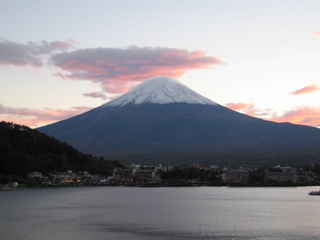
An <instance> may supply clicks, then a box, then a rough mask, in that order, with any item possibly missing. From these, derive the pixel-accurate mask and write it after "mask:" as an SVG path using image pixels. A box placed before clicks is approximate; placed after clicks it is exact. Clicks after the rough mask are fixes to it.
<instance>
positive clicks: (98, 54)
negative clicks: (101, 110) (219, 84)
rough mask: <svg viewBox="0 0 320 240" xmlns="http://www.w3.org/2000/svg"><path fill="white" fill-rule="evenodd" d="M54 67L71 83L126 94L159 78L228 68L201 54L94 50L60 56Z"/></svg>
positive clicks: (164, 50)
mask: <svg viewBox="0 0 320 240" xmlns="http://www.w3.org/2000/svg"><path fill="white" fill-rule="evenodd" d="M51 61H52V63H53V65H55V66H57V67H59V68H61V69H62V70H64V71H68V72H69V74H61V73H58V74H59V75H60V76H64V77H66V78H68V79H73V80H89V81H92V82H95V83H99V84H100V85H101V87H102V89H103V90H104V91H106V92H108V93H125V92H127V91H128V90H129V89H131V88H132V87H133V86H134V84H135V83H136V82H139V81H142V80H146V79H149V78H151V77H155V76H171V77H180V76H182V75H183V74H184V73H185V72H186V71H188V70H191V69H201V68H208V67H212V66H214V65H217V64H224V63H223V62H222V61H221V60H220V59H218V58H215V57H211V56H207V55H206V54H205V53H204V52H202V51H200V50H194V51H188V50H184V49H175V48H160V47H158V48H151V47H136V46H131V47H128V48H90V49H80V50H75V51H72V52H64V53H58V54H55V55H53V56H52V57H51Z"/></svg>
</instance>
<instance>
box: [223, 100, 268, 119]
mask: <svg viewBox="0 0 320 240" xmlns="http://www.w3.org/2000/svg"><path fill="white" fill-rule="evenodd" d="M225 106H226V107H227V108H230V109H232V110H234V111H239V112H241V113H244V114H247V115H249V116H252V117H262V116H268V115H270V114H271V113H270V111H271V110H272V109H264V110H262V109H257V108H255V106H254V104H253V103H227V104H226V105H225Z"/></svg>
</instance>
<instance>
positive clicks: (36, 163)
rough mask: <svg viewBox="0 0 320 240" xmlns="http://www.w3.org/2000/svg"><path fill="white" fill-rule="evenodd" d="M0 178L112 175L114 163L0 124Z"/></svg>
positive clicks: (32, 133) (39, 134)
mask: <svg viewBox="0 0 320 240" xmlns="http://www.w3.org/2000/svg"><path fill="white" fill-rule="evenodd" d="M0 166H1V167H0V174H2V175H17V176H21V177H25V176H26V174H27V173H28V172H31V171H39V172H42V173H48V172H51V171H67V170H73V171H89V172H90V173H98V174H111V171H112V169H113V168H114V166H121V164H120V163H119V162H117V161H106V160H104V159H103V158H97V157H94V156H92V155H89V154H83V153H81V152H79V151H78V150H76V149H74V148H73V147H71V146H70V145H68V144H67V143H64V142H60V141H59V140H57V139H55V138H53V137H49V136H47V135H46V134H44V133H41V132H39V131H37V130H34V129H30V128H29V127H26V126H21V125H18V124H14V123H8V122H4V121H2V122H0Z"/></svg>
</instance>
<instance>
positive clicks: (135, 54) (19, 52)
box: [0, 0, 320, 127]
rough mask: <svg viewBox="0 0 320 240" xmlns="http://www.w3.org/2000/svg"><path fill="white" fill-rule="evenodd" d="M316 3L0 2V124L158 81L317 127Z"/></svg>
mask: <svg viewBox="0 0 320 240" xmlns="http://www.w3.org/2000/svg"><path fill="white" fill-rule="evenodd" d="M319 9H320V1H319V0H283V1H272V0H268V1H267V0H261V1H256V0H255V1H249V0H235V1H231V0H230V1H229V0H207V1H205V0H197V1H191V0H183V1H182V0H181V1H180V0H175V1H166V0H161V1H158V0H153V1H144V0H137V1H134V0H114V1H113V0H109V1H104V0H91V1H88V0H87V1H84V0H72V1H71V0H67V1H54V0H37V1H36V0H29V1H23V0H20V1H18V0H10V1H9V0H0V29H1V33H0V84H1V88H0V117H1V119H2V120H5V121H13V122H17V123H20V124H25V125H28V126H30V127H36V126H38V127H39V126H42V125H46V124H48V123H52V122H55V121H59V120H62V119H65V118H68V117H71V116H73V115H77V114H79V113H82V112H84V111H87V110H89V109H91V108H94V107H97V106H100V105H101V104H103V103H106V102H108V101H110V100H111V99H113V98H115V97H116V96H118V95H120V94H123V93H124V92H126V91H128V90H130V89H131V88H132V87H133V86H134V85H136V84H138V83H139V82H142V81H144V80H146V79H148V78H150V77H154V76H159V75H167V76H170V77H175V78H176V79H178V80H179V81H181V82H182V83H184V84H186V85H187V86H188V87H190V88H191V89H193V90H195V91H196V92H198V93H200V94H202V95H203V96H205V97H207V98H209V99H211V100H213V101H215V102H217V103H219V104H221V105H223V106H227V107H229V108H231V109H234V110H237V111H239V112H242V113H246V114H249V115H251V116H255V117H259V118H263V119H267V120H272V121H278V122H283V121H289V122H292V123H297V124H304V125H310V126H317V127H320V104H319V93H320V68H319V63H320V14H319Z"/></svg>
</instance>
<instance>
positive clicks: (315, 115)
mask: <svg viewBox="0 0 320 240" xmlns="http://www.w3.org/2000/svg"><path fill="white" fill-rule="evenodd" d="M270 120H272V121H275V122H290V123H294V124H302V125H308V126H313V127H320V107H298V108H296V109H294V110H291V111H288V112H286V113H285V114H284V115H282V116H280V117H274V118H272V119H270Z"/></svg>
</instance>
